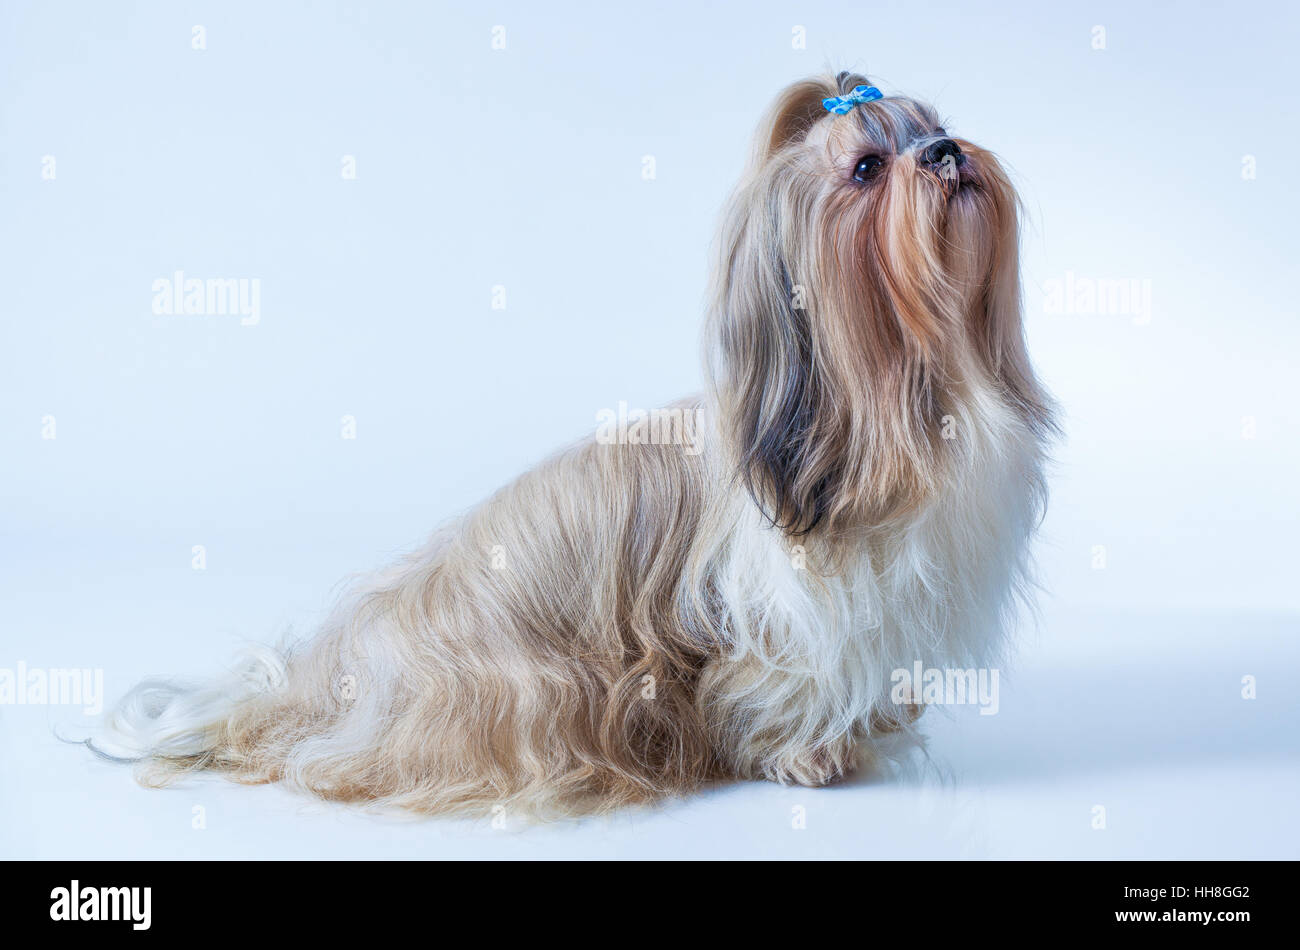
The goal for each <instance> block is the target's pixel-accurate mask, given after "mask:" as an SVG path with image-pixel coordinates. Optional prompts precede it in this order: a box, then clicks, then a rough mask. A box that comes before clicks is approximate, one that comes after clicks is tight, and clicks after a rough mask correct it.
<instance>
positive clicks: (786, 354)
mask: <svg viewBox="0 0 1300 950" xmlns="http://www.w3.org/2000/svg"><path fill="white" fill-rule="evenodd" d="M864 84H866V79H865V78H863V77H861V76H856V75H852V74H847V73H842V74H840V75H839V76H838V77H833V78H830V77H828V78H827V79H823V80H807V81H804V82H800V83H796V84H795V85H793V86H791V87H789V88H788V89H787V90H786V91H785V92H784V93H782V95H781V96H780V97H779V98H778V100H777V102H776V103H775V105H774V106H773V108H772V109H771V111H770V112H769V114H768V116H767V118H766V120H765V121H764V123H763V125H762V127H761V128H760V130H759V134H758V137H757V140H756V142H755V148H754V154H753V157H752V159H751V162H750V166H749V169H748V171H747V173H746V177H745V179H744V180H743V181H742V183H741V185H740V187H739V189H738V190H737V192H736V195H735V196H734V197H733V199H732V203H731V206H730V208H729V211H728V213H727V215H726V217H725V219H724V222H723V227H722V233H721V236H720V241H719V245H718V251H719V254H720V259H719V260H718V262H717V266H716V269H715V284H714V300H713V307H712V313H711V322H710V332H711V333H712V335H713V339H712V342H713V346H714V349H713V357H712V363H711V372H712V375H713V380H714V385H715V387H716V389H717V392H718V396H719V403H720V406H721V407H722V411H723V418H724V423H725V424H726V425H727V426H728V427H729V434H730V436H731V438H732V442H733V445H734V447H735V451H736V453H737V456H738V457H737V460H736V461H737V463H738V466H739V470H740V473H741V475H742V477H743V478H744V479H745V481H746V483H747V485H748V487H749V489H750V491H751V493H752V494H753V495H754V497H755V499H756V500H758V501H759V503H760V504H761V505H762V506H763V508H764V510H765V511H767V512H768V513H769V515H770V516H771V517H772V519H773V520H774V521H775V522H776V523H777V524H779V525H781V526H782V527H784V528H786V529H787V530H788V531H790V532H791V533H796V534H804V533H807V532H809V531H811V530H812V529H813V528H816V527H818V526H819V525H820V526H823V527H825V528H829V529H831V530H834V529H835V528H836V527H837V526H848V525H849V524H850V523H853V522H861V521H862V520H863V519H868V520H871V521H874V522H877V523H878V522H879V521H881V520H882V519H887V518H889V517H890V516H891V515H893V514H896V513H898V512H900V511H905V510H910V509H911V508H914V507H915V506H916V505H917V504H918V503H919V502H920V501H922V500H923V499H924V498H925V497H926V496H927V494H929V493H931V492H933V491H934V490H935V488H936V487H937V486H938V484H939V482H940V481H941V480H942V479H943V478H944V476H945V472H946V471H947V470H949V468H950V466H948V465H947V464H946V461H950V458H949V457H950V456H951V455H952V454H953V451H954V450H955V449H956V448H958V447H950V446H945V445H943V444H942V442H941V440H940V434H941V429H942V427H943V422H942V420H943V419H944V418H945V417H952V418H960V417H962V415H963V414H964V413H967V412H970V411H974V408H975V407H977V406H978V405H980V404H982V403H985V404H986V403H987V402H988V400H990V399H994V400H1000V401H1001V402H1002V403H1003V404H1005V406H1006V407H1007V408H1009V409H1010V410H1011V412H1012V414H1013V415H1016V416H1018V417H1019V418H1020V419H1021V420H1022V421H1023V422H1024V424H1025V425H1027V426H1029V427H1031V428H1034V427H1038V428H1045V427H1048V426H1050V419H1049V412H1048V409H1047V402H1046V399H1045V397H1044V396H1043V395H1042V394H1041V392H1040V391H1039V389H1038V387H1037V384H1036V383H1035V381H1034V379H1033V376H1032V373H1031V371H1030V369H1029V364H1028V361H1027V359H1026V356H1025V352H1024V345H1023V340H1022V329H1021V323H1020V289H1019V274H1018V258H1017V244H1018V236H1017V228H1018V225H1017V211H1018V205H1017V199H1016V195H1015V192H1014V190H1013V189H1012V187H1011V185H1010V182H1009V181H1008V179H1007V176H1006V174H1005V173H1004V172H1003V170H1002V168H1001V167H1000V165H999V164H998V162H997V160H996V159H995V158H994V156H993V155H992V154H991V153H989V152H987V151H984V150H983V149H980V148H979V147H977V146H976V145H974V144H973V143H971V142H970V141H968V140H966V139H963V138H958V137H956V136H954V135H952V134H950V133H949V131H948V130H946V129H945V128H943V127H942V125H941V124H940V121H939V117H938V116H937V114H936V113H935V112H934V110H933V109H932V108H930V107H929V106H927V105H925V104H923V103H920V102H917V101H915V100H912V99H907V98H899V97H888V98H882V99H877V100H876V101H871V102H863V103H861V104H858V105H855V106H854V107H853V108H852V109H850V111H848V112H847V113H845V114H843V115H835V114H832V113H831V112H829V111H827V109H826V108H825V107H824V106H823V99H826V98H828V97H832V96H843V95H845V94H847V93H849V92H850V90H852V89H853V88H854V87H856V86H859V85H864Z"/></svg>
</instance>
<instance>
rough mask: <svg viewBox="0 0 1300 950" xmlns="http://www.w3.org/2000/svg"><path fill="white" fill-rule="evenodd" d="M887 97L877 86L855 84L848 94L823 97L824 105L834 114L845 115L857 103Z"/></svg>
mask: <svg viewBox="0 0 1300 950" xmlns="http://www.w3.org/2000/svg"><path fill="white" fill-rule="evenodd" d="M883 98H885V96H884V93H882V92H881V91H880V90H879V89H877V88H876V87H875V86H855V87H854V89H853V91H852V92H851V93H849V94H848V95H847V96H831V97H830V98H829V99H823V100H822V105H823V106H825V108H826V111H827V112H830V113H832V114H834V115H844V114H846V113H847V112H848V111H849V110H850V109H852V108H853V107H854V106H856V105H861V104H862V103H864V102H875V101H876V100H877V99H883Z"/></svg>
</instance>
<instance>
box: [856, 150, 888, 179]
mask: <svg viewBox="0 0 1300 950" xmlns="http://www.w3.org/2000/svg"><path fill="white" fill-rule="evenodd" d="M884 164H885V163H884V162H883V161H881V160H880V159H879V158H877V157H876V156H875V155H863V156H862V157H861V158H860V159H858V164H857V166H856V167H855V168H854V169H853V180H854V181H871V179H872V178H874V177H875V176H876V175H877V174H878V173H879V172H880V169H881V168H882V167H883V166H884Z"/></svg>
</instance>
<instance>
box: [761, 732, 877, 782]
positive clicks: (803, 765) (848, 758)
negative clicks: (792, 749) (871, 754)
mask: <svg viewBox="0 0 1300 950" xmlns="http://www.w3.org/2000/svg"><path fill="white" fill-rule="evenodd" d="M857 765H858V745H857V743H856V742H854V741H853V740H851V739H840V740H838V741H836V742H833V743H831V744H829V745H823V746H817V747H815V748H812V749H808V750H807V751H804V752H798V753H794V754H790V755H785V756H782V757H781V758H780V759H778V760H777V761H776V762H774V763H772V764H771V765H770V766H769V767H768V768H767V769H766V770H764V774H763V777H764V778H766V779H768V780H769V781H773V782H779V783H780V784H782V785H804V786H807V787H808V788H820V787H822V786H823V785H830V784H832V783H833V782H838V781H839V780H840V779H843V778H845V777H847V776H848V775H850V774H852V772H853V771H854V770H855V769H856V768H857Z"/></svg>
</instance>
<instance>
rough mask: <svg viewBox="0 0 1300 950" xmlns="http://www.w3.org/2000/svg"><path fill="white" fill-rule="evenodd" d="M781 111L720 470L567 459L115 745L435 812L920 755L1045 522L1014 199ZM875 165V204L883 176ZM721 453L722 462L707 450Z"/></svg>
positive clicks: (723, 366) (658, 460) (933, 125)
mask: <svg viewBox="0 0 1300 950" xmlns="http://www.w3.org/2000/svg"><path fill="white" fill-rule="evenodd" d="M865 82H866V80H865V79H864V78H863V77H861V76H857V75H853V74H849V73H842V74H840V75H839V76H837V77H823V78H818V79H810V80H806V81H803V82H800V83H796V84H795V85H793V86H791V87H790V88H789V89H787V90H786V91H785V92H783V93H782V94H781V95H780V97H779V98H778V99H777V102H776V103H775V105H774V106H773V108H772V110H771V111H770V113H769V115H768V117H767V118H766V119H765V121H764V123H763V125H762V127H761V128H760V131H759V134H758V136H757V138H756V141H755V147H754V154H753V156H752V158H751V161H750V164H749V167H748V169H747V171H746V174H745V177H744V179H743V180H742V181H741V183H740V185H739V187H738V188H737V190H736V193H735V195H734V196H733V198H732V200H731V202H730V204H729V205H728V208H727V210H726V212H725V214H724V217H723V222H722V226H721V231H720V234H719V238H718V241H717V245H716V250H715V253H716V257H717V259H716V264H715V268H714V273H713V278H712V285H713V286H712V295H711V306H710V312H709V314H708V321H707V326H706V359H707V364H708V370H709V380H710V385H709V389H708V391H707V392H706V394H705V395H704V396H702V397H700V398H699V399H695V400H689V401H687V402H685V403H683V404H682V405H681V406H679V407H677V408H679V409H681V410H683V411H684V412H687V413H697V412H698V414H699V415H698V417H699V418H700V419H702V420H703V428H702V431H701V433H700V439H701V446H697V447H696V450H688V447H687V446H684V445H682V444H664V443H662V442H659V443H643V444H605V443H604V442H603V441H601V440H591V441H588V442H584V443H583V444H580V445H577V446H575V447H572V448H569V449H567V450H564V451H562V452H560V453H559V454H558V455H556V456H555V457H553V458H552V459H550V460H549V461H547V462H545V463H544V464H542V465H540V466H539V467H537V468H536V469H534V470H532V471H530V472H528V473H527V474H525V475H523V476H522V477H521V478H519V479H518V480H517V481H515V482H514V483H513V484H511V485H509V486H507V487H506V488H504V489H502V490H501V491H500V492H498V493H497V494H496V495H494V496H493V497H491V498H490V499H488V500H487V501H486V502H485V503H484V504H482V505H481V506H480V507H478V508H477V509H476V510H475V511H473V512H472V513H470V514H469V515H468V516H467V517H465V518H464V519H463V520H461V521H459V522H457V523H455V524H452V525H450V526H448V527H446V528H445V529H443V530H442V531H440V532H439V533H438V534H437V535H436V536H435V537H434V539H433V540H432V541H431V542H430V543H429V544H427V545H426V546H425V547H424V548H423V549H421V550H420V551H418V552H416V553H414V554H412V555H411V556H410V557H408V558H407V559H405V560H404V561H403V562H401V563H400V564H398V565H396V566H394V567H393V568H391V569H390V570H388V571H387V572H385V573H384V574H383V575H381V576H380V577H379V578H377V579H375V580H374V581H373V582H371V583H368V584H367V585H365V586H364V587H363V588H362V589H361V590H359V591H358V592H357V593H356V594H355V596H354V597H353V598H352V599H350V600H349V601H348V602H347V603H346V604H345V605H344V606H342V607H341V608H339V610H338V611H337V613H336V615H335V617H334V619H333V620H332V621H331V622H330V624H329V625H328V626H327V628H326V629H325V630H323V631H321V632H320V633H319V634H318V635H317V636H316V637H314V638H313V639H311V640H310V641H308V642H305V643H303V644H301V645H299V646H298V647H296V648H294V649H292V650H290V651H289V652H288V653H287V655H283V656H282V655H280V654H278V653H274V652H270V651H266V652H262V653H258V654H255V655H253V656H251V657H250V659H249V662H248V664H247V666H246V667H244V668H242V669H240V670H239V671H237V672H236V673H235V674H233V675H232V676H230V677H228V678H226V679H224V680H221V681H218V682H215V683H211V684H207V685H205V686H201V687H197V688H190V687H182V686H177V685H174V684H171V683H167V682H149V683H145V684H142V685H141V686H140V687H137V688H136V690H134V691H133V692H132V693H131V694H129V695H128V696H127V697H126V699H125V700H124V701H123V703H122V704H121V706H119V707H118V709H117V711H116V712H115V714H114V715H113V717H112V722H111V728H110V730H109V731H108V734H107V735H106V736H105V737H104V738H103V740H101V741H100V743H99V744H100V746H101V747H102V748H105V749H108V750H110V751H114V752H122V753H125V754H128V755H130V756H132V757H134V758H137V759H139V760H140V762H141V776H142V779H143V780H144V781H146V782H149V783H159V782H166V781H170V780H172V779H174V778H176V777H177V776H179V775H182V774H185V773H186V772H190V771H194V770H199V769H210V770H217V771H221V772H225V773H227V774H228V775H230V776H231V777H233V778H235V779H238V780H240V781H244V782H267V781H284V782H291V783H293V784H295V785H297V786H299V787H301V788H304V789H306V790H308V791H310V792H312V793H315V794H316V795H319V796H321V797H323V798H327V799H335V800H342V801H352V802H378V803H385V804H392V805H397V806H403V807H406V808H410V809H414V810H416V811H420V812H427V813H457V812H458V813H474V814H481V813H485V812H487V811H488V810H489V809H491V808H492V806H496V805H503V806H505V807H506V808H509V809H517V810H520V811H528V812H532V813H539V814H558V813H581V812H590V811H595V810H602V809H608V808H612V807H616V806H619V805H623V804H630V803H637V802H649V801H653V800H656V799H660V798H662V797H664V796H669V795H677V794H682V793H686V792H690V791H692V790H694V789H696V788H698V787H699V786H700V785H701V784H702V783H704V782H707V781H710V780H715V779H725V778H760V777H761V778H768V779H774V780H777V781H782V782H798V783H803V784H807V785H820V784H824V783H826V782H828V781H831V780H833V779H834V778H836V777H837V776H839V775H842V774H844V773H846V772H848V771H849V770H851V769H852V768H853V767H854V766H855V765H856V764H858V763H859V762H860V761H861V760H863V759H865V760H866V761H868V762H869V761H870V760H871V759H872V757H873V755H874V750H875V748H876V739H877V737H878V736H879V735H880V734H881V733H883V732H886V731H892V730H898V729H907V728H910V726H909V723H910V721H911V718H912V715H914V712H913V711H911V710H908V709H905V708H900V707H899V706H897V705H895V704H893V703H891V702H890V700H889V677H890V672H891V671H892V670H894V669H899V668H910V667H911V666H912V664H913V663H914V662H916V661H918V660H919V661H921V662H923V663H925V664H927V665H930V666H939V667H944V666H953V665H960V666H962V667H966V666H971V665H982V664H988V663H990V662H992V661H993V660H995V659H996V657H997V655H998V651H999V649H1000V647H1001V645H1002V643H1003V639H1004V636H1003V634H1004V630H1005V627H1006V623H1007V619H1008V612H1009V611H1010V609H1011V607H1012V605H1013V601H1014V595H1015V593H1016V592H1017V591H1019V590H1021V589H1022V588H1023V585H1024V584H1025V579H1026V568H1027V561H1026V545H1027V542H1028V540H1029V538H1030V536H1031V534H1032V531H1033V529H1034V527H1035V526H1036V523H1037V521H1038V519H1039V517H1040V515H1041V511H1042V505H1043V503H1044V487H1043V480H1042V464H1043V451H1042V446H1043V444H1044V441H1045V439H1046V438H1047V437H1048V436H1049V434H1050V432H1051V430H1052V421H1051V412H1050V404H1049V401H1048V398H1047V397H1046V395H1045V394H1044V393H1043V391H1042V390H1041V389H1040V387H1039V385H1038V384H1037V382H1036V381H1035V379H1034V376H1033V373H1032V370H1031V368H1030V365H1029V361H1028V358H1027V356H1026V353H1025V347H1024V342H1023V338H1022V329H1021V319H1020V300H1019V275H1018V267H1017V242H1018V238H1017V230H1016V229H1017V203H1016V198H1015V195H1014V192H1013V191H1012V188H1011V186H1010V184H1009V182H1008V181H1007V179H1006V176H1005V174H1004V173H1003V172H1002V170H1001V168H1000V167H999V166H998V164H997V162H996V160H995V159H994V157H993V156H992V155H991V154H989V153H988V152H985V151H983V150H980V149H978V148H977V147H976V146H974V145H972V144H971V143H969V142H967V141H965V140H957V141H958V143H959V145H960V147H961V150H962V152H963V154H964V155H965V157H966V164H965V166H963V168H962V175H961V179H960V182H958V181H954V180H951V179H945V178H944V177H942V176H941V175H938V174H936V172H935V170H934V168H933V167H931V166H930V165H927V164H926V163H924V162H922V161H920V160H919V159H918V155H919V154H920V153H921V150H922V149H923V148H924V147H925V146H926V145H928V144H930V143H932V142H934V141H936V140H938V139H940V138H943V137H944V134H943V133H942V132H941V131H940V130H939V127H938V123H937V121H936V118H935V116H934V113H933V112H932V110H931V109H930V108H929V107H927V106H925V105H922V104H920V103H917V102H914V101H912V100H910V99H905V98H897V97H889V98H885V99H882V100H879V101H876V102H872V103H868V104H864V105H861V106H859V107H857V108H855V109H854V110H853V111H852V112H850V113H849V114H847V115H843V116H834V115H831V114H829V113H828V112H827V111H825V110H824V109H823V108H822V106H821V100H822V99H823V98H825V97H827V96H832V95H839V94H844V93H846V92H848V91H849V90H850V89H852V88H853V87H854V86H856V85H859V84H863V83H865ZM867 153H870V154H874V155H878V156H880V157H881V158H882V159H883V160H884V162H885V165H884V166H883V171H882V173H881V174H880V175H879V177H878V178H876V179H875V180H873V181H870V182H866V183H864V182H859V181H855V180H854V179H853V177H852V173H853V168H854V165H855V164H856V162H857V161H858V160H859V158H860V157H861V156H862V155H863V154H867ZM700 448H702V451H700V450H699V449H700Z"/></svg>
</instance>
